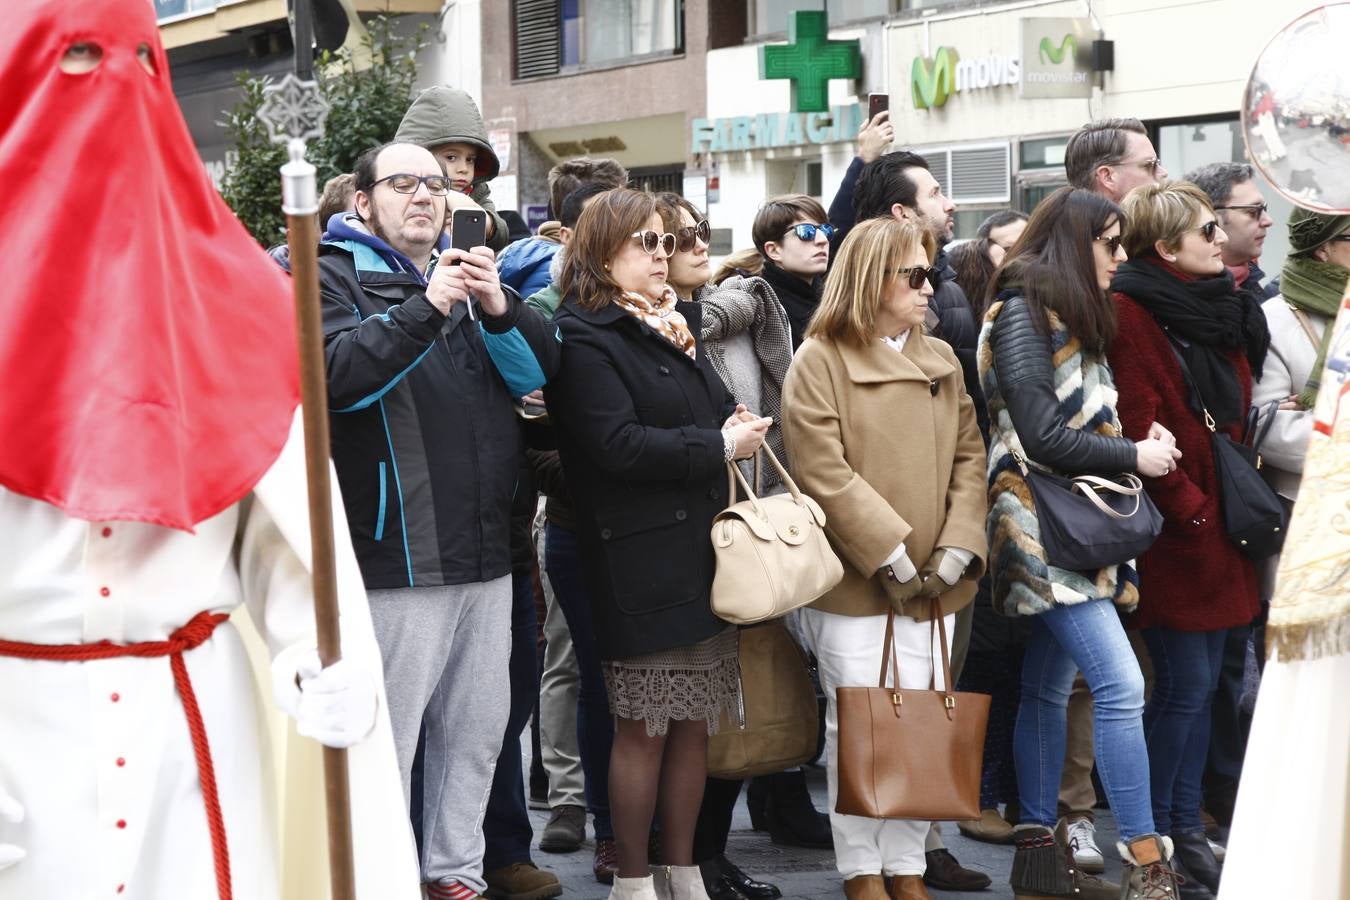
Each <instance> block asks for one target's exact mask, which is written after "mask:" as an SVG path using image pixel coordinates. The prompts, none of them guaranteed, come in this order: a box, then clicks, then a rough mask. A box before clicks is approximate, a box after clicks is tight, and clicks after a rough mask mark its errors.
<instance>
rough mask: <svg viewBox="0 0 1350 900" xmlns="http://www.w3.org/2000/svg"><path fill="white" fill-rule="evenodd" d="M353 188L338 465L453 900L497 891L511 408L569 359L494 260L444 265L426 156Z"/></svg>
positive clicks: (438, 879) (338, 312) (330, 250)
mask: <svg viewBox="0 0 1350 900" xmlns="http://www.w3.org/2000/svg"><path fill="white" fill-rule="evenodd" d="M355 174H356V211H355V212H354V213H351V214H349V215H347V216H346V217H345V218H341V219H339V218H337V217H335V218H334V219H333V220H332V221H331V222H330V223H329V227H328V234H327V236H326V238H325V240H324V243H323V244H322V245H321V247H320V258H319V280H320V294H321V298H322V304H323V318H324V341H325V354H326V357H327V371H328V400H329V409H330V415H331V421H332V452H333V462H334V464H335V465H336V467H337V474H338V480H339V482H340V483H341V486H342V498H343V501H344V504H345V506H346V511H347V522H348V526H349V527H350V529H351V535H352V544H353V546H354V547H355V548H356V554H357V561H358V562H359V563H360V566H361V574H362V576H363V578H364V580H365V584H366V590H367V593H368V594H369V597H370V604H371V618H372V620H373V622H374V625H375V635H376V638H377V639H378V641H379V643H380V649H381V651H382V653H383V655H384V669H385V683H386V686H387V694H388V698H389V717H390V720H391V723H392V724H393V730H394V745H395V749H396V750H397V752H398V758H399V766H400V770H401V774H402V776H403V787H404V791H405V792H410V791H411V785H410V780H411V773H412V766H413V756H414V753H415V751H416V749H417V741H418V731H419V727H420V726H421V725H422V723H423V721H424V718H425V723H426V733H427V740H426V748H425V756H424V760H425V765H424V784H423V796H424V797H425V798H426V803H425V805H424V807H423V826H424V827H423V841H422V879H423V881H425V882H426V883H427V892H428V896H429V897H431V898H432V900H441V898H445V897H450V898H455V897H458V896H460V895H462V894H464V893H465V892H466V891H467V892H472V893H474V894H481V893H482V892H483V891H484V890H485V889H486V888H487V885H486V883H485V879H484V877H483V871H482V868H483V853H484V845H483V830H482V827H481V822H482V815H483V807H484V804H485V803H486V800H487V795H488V791H489V787H490V784H491V781H492V776H493V770H494V767H495V764H496V760H497V756H498V753H499V751H500V749H501V745H502V735H503V733H504V732H505V729H506V725H507V713H508V709H509V705H510V704H509V702H508V701H509V681H510V679H509V678H508V666H507V664H508V659H509V656H510V637H511V634H510V629H511V606H512V591H511V559H510V552H509V550H510V539H509V536H508V531H507V529H508V519H509V512H510V505H511V498H512V495H513V492H514V490H515V485H516V478H517V475H518V472H519V458H520V457H519V446H520V436H519V432H518V430H517V426H516V417H515V414H514V413H513V412H512V411H511V403H512V399H513V398H515V397H521V396H523V395H525V394H528V393H530V392H531V391H534V390H537V389H538V388H539V387H541V386H542V385H543V383H544V382H545V381H546V380H547V379H548V377H549V376H551V375H552V374H553V373H554V372H555V371H556V369H557V366H558V362H559V355H560V353H559V351H560V345H559V343H558V340H557V332H556V331H555V329H554V328H553V327H552V326H551V325H550V324H548V323H547V322H545V321H544V320H543V318H542V317H540V316H539V314H538V313H536V312H535V311H534V310H532V309H528V308H526V307H525V305H524V303H523V302H522V301H521V300H520V298H519V297H518V296H517V295H516V294H515V293H514V292H512V291H510V290H509V289H506V288H503V287H502V285H501V284H500V282H499V280H498V278H497V270H496V268H495V266H494V257H493V253H492V251H491V250H490V249H488V248H487V247H475V248H473V249H472V250H471V251H468V252H466V251H463V250H457V249H452V250H448V251H446V253H445V254H443V255H442V256H441V257H440V258H439V259H436V260H434V261H433V251H434V248H435V246H436V243H437V241H438V240H439V238H440V234H441V224H442V223H443V222H444V220H445V198H446V196H447V195H448V194H449V193H450V192H451V191H452V190H454V188H453V185H452V180H451V179H450V178H448V177H447V176H446V174H445V170H444V168H443V167H442V164H441V162H440V161H438V160H437V159H436V158H435V157H434V156H432V154H431V153H430V152H429V151H428V150H426V149H424V148H422V147H419V146H417V145H415V144H399V143H395V144H387V145H385V146H383V147H378V148H376V149H374V150H370V151H367V152H366V153H365V154H363V155H362V157H361V158H360V159H359V160H357V164H356V173H355ZM536 872H537V870H536ZM538 874H540V875H543V874H545V873H538ZM549 877H550V878H551V876H549ZM553 884H554V885H556V884H557V882H556V879H554V880H553ZM536 896H539V897H544V896H552V895H551V894H548V893H546V892H544V893H539V894H537V895H536Z"/></svg>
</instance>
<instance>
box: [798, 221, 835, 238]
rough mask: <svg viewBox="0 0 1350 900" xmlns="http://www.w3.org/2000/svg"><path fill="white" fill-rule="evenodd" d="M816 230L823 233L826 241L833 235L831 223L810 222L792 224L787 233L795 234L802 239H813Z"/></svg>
mask: <svg viewBox="0 0 1350 900" xmlns="http://www.w3.org/2000/svg"><path fill="white" fill-rule="evenodd" d="M817 231H819V232H820V233H821V234H823V235H825V240H827V241H828V240H829V239H830V238H832V237H834V226H833V225H813V224H811V223H810V222H802V223H801V224H800V225H793V226H792V230H791V231H789V232H788V233H789V234H795V235H796V236H797V237H798V238H799V239H801V240H803V241H815V239H816V232H817Z"/></svg>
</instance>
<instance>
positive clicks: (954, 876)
mask: <svg viewBox="0 0 1350 900" xmlns="http://www.w3.org/2000/svg"><path fill="white" fill-rule="evenodd" d="M923 858H924V862H926V863H927V864H928V868H927V869H926V870H925V871H924V873H923V878H922V880H923V883H924V884H926V885H928V886H929V887H931V888H937V889H938V890H939V891H982V890H984V889H985V888H987V887H989V885H990V884H991V883H992V882H991V880H990V878H989V876H988V875H986V874H984V873H983V872H976V871H975V870H973V869H967V868H966V867H964V866H962V865H961V864H960V863H959V862H957V861H956V857H955V856H952V855H951V853H950V852H949V851H948V850H947V849H946V848H942V849H940V850H929V851H928V852H927V853H925V854H924V855H923ZM916 896H917V895H916Z"/></svg>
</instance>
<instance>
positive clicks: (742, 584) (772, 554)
mask: <svg viewBox="0 0 1350 900" xmlns="http://www.w3.org/2000/svg"><path fill="white" fill-rule="evenodd" d="M760 449H761V450H762V452H764V453H765V454H767V455H768V457H769V462H771V463H773V466H774V468H776V469H777V470H778V474H780V475H782V476H783V484H785V485H786V486H787V489H788V493H786V494H778V495H776V496H773V497H756V496H755V492H754V491H753V490H751V489H750V485H749V484H747V483H746V481H745V476H744V475H742V474H741V470H740V468H739V467H738V466H737V465H736V464H735V463H734V462H731V463H727V468H728V470H729V475H728V477H727V485H728V493H727V496H728V497H729V498H730V497H734V496H735V495H736V482H737V481H739V482H740V484H741V487H742V488H743V489H744V491H745V495H746V498H747V499H745V500H742V501H740V502H739V503H733V504H731V505H730V506H728V507H727V508H726V509H724V510H723V511H722V512H720V513H718V514H717V517H716V518H715V519H713V526H712V542H713V553H714V554H715V555H716V557H717V572H716V574H715V575H714V576H713V584H712V611H713V613H715V614H716V615H718V616H721V617H722V618H723V619H726V620H727V621H728V622H734V623H736V624H737V625H753V624H754V623H756V622H763V621H765V620H766V619H773V618H777V617H778V616H781V615H784V614H786V613H789V612H791V611H792V610H794V609H797V608H798V607H801V606H805V605H806V604H808V603H811V602H812V601H814V600H816V599H817V598H818V597H820V596H821V595H822V594H824V593H825V592H826V591H828V590H829V589H830V588H832V587H834V586H835V585H836V584H838V583H839V581H840V579H842V578H843V577H844V566H843V564H842V563H840V562H839V557H837V556H835V555H834V551H833V550H832V549H831V548H830V542H829V540H828V539H827V538H826V537H825V513H824V511H823V510H821V508H820V506H819V504H817V503H816V501H814V500H812V499H811V498H810V497H808V496H806V495H805V494H803V493H802V492H801V491H800V490H798V489H797V484H796V482H794V481H793V480H792V476H790V475H788V473H787V470H786V469H784V468H783V464H782V463H780V462H779V461H778V457H776V456H774V453H773V451H772V450H770V449H769V448H768V447H761V448H760ZM758 462H759V460H758V458H757V459H756V464H758ZM755 480H756V481H758V480H759V479H758V478H756V479H755Z"/></svg>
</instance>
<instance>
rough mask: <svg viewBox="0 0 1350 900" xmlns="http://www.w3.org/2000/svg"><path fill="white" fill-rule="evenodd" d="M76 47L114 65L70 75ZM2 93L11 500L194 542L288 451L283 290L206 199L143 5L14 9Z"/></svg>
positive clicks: (5, 41)
mask: <svg viewBox="0 0 1350 900" xmlns="http://www.w3.org/2000/svg"><path fill="white" fill-rule="evenodd" d="M80 43H86V44H93V45H97V48H98V49H99V50H101V51H102V58H101V61H100V62H99V64H98V66H97V67H96V68H94V69H93V70H92V71H89V72H87V73H84V74H69V73H66V72H63V71H62V70H61V68H60V61H61V59H62V57H63V55H64V54H66V52H67V50H68V49H69V48H70V47H71V46H72V45H74V44H80ZM142 45H144V46H146V47H147V48H148V49H149V54H150V60H151V62H152V64H153V67H154V70H155V71H154V74H151V73H149V72H147V71H146V70H145V68H144V67H143V66H142V65H141V63H140V62H139V61H138V60H137V50H138V48H139V47H141V46H142ZM0 84H3V85H4V87H3V89H0V192H3V194H4V197H3V200H0V254H3V258H4V261H5V274H4V281H3V285H2V286H0V297H3V301H0V304H2V305H3V309H2V310H0V385H3V388H2V390H3V395H2V396H0V485H3V486H4V487H6V488H9V489H10V490H13V491H16V492H18V493H21V494H24V495H26V496H29V497H33V498H36V499H38V500H43V501H46V502H48V503H52V504H54V505H56V506H59V507H61V508H62V509H63V510H65V511H66V512H67V513H68V514H69V515H71V516H75V517H77V518H82V519H88V520H94V521H102V520H109V519H117V520H135V521H144V522H153V523H157V524H161V525H166V526H170V527H174V528H181V529H185V530H191V528H192V526H193V525H194V524H195V523H197V522H200V521H202V520H203V519H205V518H208V517H210V516H212V515H214V514H216V513H218V512H220V511H221V510H223V509H225V508H226V507H228V506H229V505H230V504H232V503H234V502H236V501H238V500H239V499H241V498H242V497H243V496H244V495H245V494H246V493H248V491H249V490H250V489H251V488H252V487H253V485H254V484H255V483H257V481H258V479H259V478H261V477H262V474H263V473H264V472H265V471H266V470H267V468H268V467H269V466H270V465H271V463H272V461H273V460H275V459H276V457H277V454H278V453H279V452H280V450H281V447H282V444H283V443H285V440H286V436H287V433H288V430H289V428H290V423H291V419H292V415H293V413H294V410H295V406H296V403H297V401H298V396H299V390H298V374H297V365H296V350H295V324H294V313H293V310H292V305H291V300H290V296H291V294H290V285H289V282H288V280H287V279H286V277H285V275H284V274H283V273H282V272H281V271H280V270H279V269H278V268H277V267H276V265H275V264H274V263H272V261H271V260H270V259H268V257H267V255H266V254H265V253H264V252H263V251H262V250H261V249H260V248H259V247H258V245H257V244H256V243H254V241H253V239H252V238H251V237H250V236H249V234H248V232H247V231H245V229H244V227H243V226H242V225H241V224H240V223H239V221H238V220H237V219H236V218H235V217H234V215H233V214H232V213H231V212H230V210H229V208H228V207H227V206H226V205H225V203H224V201H223V200H221V198H220V196H219V195H218V194H217V193H216V190H215V188H214V187H213V186H212V184H211V181H210V179H209V177H208V176H207V174H206V170H205V168H204V167H203V165H202V162H201V159H200V158H199V157H198V155H197V151H196V148H195V147H194V146H193V143H192V139H191V137H190V136H189V135H188V131H187V127H186V125H185V124H184V122H183V117H182V114H181V113H180V112H179V109H178V104H177V101H176V100H175V98H174V94H173V90H172V88H171V86H170V84H169V66H168V60H167V59H166V57H165V54H164V49H163V47H162V46H161V45H160V41H159V33H158V30H157V28H156V26H155V17H154V12H153V7H152V5H151V4H150V3H148V2H146V0H10V2H8V3H6V4H5V9H4V28H3V29H0Z"/></svg>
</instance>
